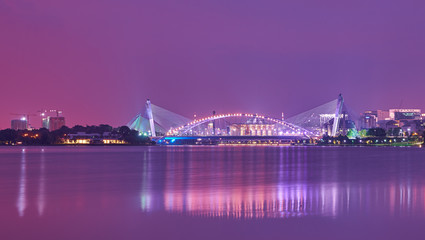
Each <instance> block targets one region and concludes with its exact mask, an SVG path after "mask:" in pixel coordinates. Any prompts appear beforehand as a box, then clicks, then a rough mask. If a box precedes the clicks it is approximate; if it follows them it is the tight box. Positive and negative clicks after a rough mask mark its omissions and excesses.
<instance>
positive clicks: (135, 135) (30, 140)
mask: <svg viewBox="0 0 425 240" xmlns="http://www.w3.org/2000/svg"><path fill="white" fill-rule="evenodd" d="M79 132H84V133H87V134H99V135H101V136H102V135H104V134H105V133H110V134H111V135H113V136H117V138H118V139H119V140H124V141H126V142H127V143H128V144H132V145H151V144H153V142H152V141H151V140H150V138H149V137H147V136H145V135H140V134H139V132H138V131H136V130H132V129H130V128H129V127H127V126H121V127H118V128H113V127H112V126H110V125H106V124H101V125H99V126H94V125H93V126H81V125H76V126H74V127H72V128H69V127H66V126H63V127H62V128H60V129H58V130H55V131H49V130H48V129H46V128H40V129H35V130H13V129H4V130H0V144H1V145H14V144H17V143H21V144H23V145H55V144H62V143H63V141H64V139H66V138H67V137H68V135H69V134H77V133H79Z"/></svg>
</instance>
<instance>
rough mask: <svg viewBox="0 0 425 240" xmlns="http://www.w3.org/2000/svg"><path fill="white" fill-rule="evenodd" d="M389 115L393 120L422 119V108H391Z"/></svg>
mask: <svg viewBox="0 0 425 240" xmlns="http://www.w3.org/2000/svg"><path fill="white" fill-rule="evenodd" d="M389 117H390V119H391V120H420V119H421V110H420V109H390V110H389Z"/></svg>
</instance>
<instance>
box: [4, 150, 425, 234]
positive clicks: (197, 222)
mask: <svg viewBox="0 0 425 240" xmlns="http://www.w3.org/2000/svg"><path fill="white" fill-rule="evenodd" d="M0 184H1V188H0V197H1V198H0V213H1V215H0V226H1V231H0V238H1V239H41V238H42V239H230V238H236V239H285V238H288V239H311V238H314V239H359V238H363V239H407V238H409V239H423V238H422V235H423V234H424V233H425V231H424V230H423V227H422V226H423V225H424V224H425V151H424V149H420V148H389V147H382V148H380V147H249V146H242V147H221V146H208V147H189V146H185V147H2V148H0Z"/></svg>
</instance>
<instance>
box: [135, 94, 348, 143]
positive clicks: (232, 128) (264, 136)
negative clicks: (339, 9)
mask: <svg viewBox="0 0 425 240" xmlns="http://www.w3.org/2000/svg"><path fill="white" fill-rule="evenodd" d="M352 116H353V114H351V113H350V111H349V110H348V108H347V107H346V105H345V103H344V99H343V98H342V96H341V95H339V96H338V98H337V99H336V100H333V101H331V102H328V103H325V104H322V105H320V106H318V107H316V108H314V109H312V110H309V111H306V112H303V113H301V114H298V115H296V116H294V117H292V118H289V119H287V120H284V119H277V118H273V117H270V116H264V115H260V114H253V113H226V114H215V112H213V114H212V115H211V116H208V117H203V118H198V119H194V120H190V119H188V118H185V117H183V116H181V115H179V114H176V113H173V112H171V111H168V110H166V109H164V108H161V107H158V106H156V105H154V104H152V103H151V102H150V100H149V99H148V100H147V102H146V104H145V108H144V110H143V111H142V112H140V113H139V114H138V115H137V116H136V117H135V118H134V119H133V120H132V121H131V122H129V123H128V126H129V127H130V128H131V129H135V130H137V131H139V132H141V133H144V134H147V135H149V136H151V137H152V139H154V140H156V141H157V142H158V143H166V144H174V143H175V144H221V143H224V144H227V143H228V144H233V143H255V144H257V143H278V144H281V143H288V142H299V141H305V140H308V139H311V138H316V137H319V136H322V135H323V134H328V135H331V136H337V135H338V134H341V133H343V132H344V131H347V126H349V128H353V127H352V125H353V126H354V129H355V123H354V121H353V117H352ZM334 123H335V124H334Z"/></svg>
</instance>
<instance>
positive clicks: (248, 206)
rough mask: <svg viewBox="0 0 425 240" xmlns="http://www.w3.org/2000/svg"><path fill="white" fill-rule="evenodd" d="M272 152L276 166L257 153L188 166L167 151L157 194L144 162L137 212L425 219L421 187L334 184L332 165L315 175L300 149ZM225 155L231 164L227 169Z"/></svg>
mask: <svg viewBox="0 0 425 240" xmlns="http://www.w3.org/2000/svg"><path fill="white" fill-rule="evenodd" d="M280 150H281V151H280V152H279V155H280V156H279V158H278V159H279V160H276V161H274V160H272V161H270V159H268V158H269V157H270V156H268V154H267V153H265V152H260V153H257V154H255V155H256V157H255V159H256V161H253V159H250V158H249V156H247V155H245V158H243V157H242V156H243V155H244V154H242V153H236V155H237V156H238V155H239V156H240V157H241V158H238V157H237V156H235V153H231V152H218V153H215V154H214V153H213V155H214V157H216V158H217V159H223V158H224V159H225V160H224V161H202V160H201V159H197V157H196V156H195V155H196V152H195V153H187V154H189V155H187V156H186V157H189V158H191V159H192V161H185V160H184V159H183V158H182V154H181V153H180V154H179V153H177V154H176V153H175V152H174V151H175V149H173V150H172V152H169V153H168V154H167V156H166V158H165V161H166V167H165V169H162V170H163V171H161V172H162V173H161V174H163V175H162V178H163V182H162V183H161V184H163V189H162V190H161V191H158V189H157V188H158V182H157V181H158V178H157V177H154V176H152V173H153V172H157V173H158V169H155V168H156V164H155V163H154V162H151V161H150V160H149V154H148V156H145V160H146V161H145V162H144V164H146V165H144V170H143V176H144V179H143V181H142V186H143V188H142V192H141V203H142V204H141V210H142V211H144V212H154V211H167V212H172V213H178V214H184V215H191V216H203V217H226V218H290V217H304V216H326V217H338V216H345V215H362V214H366V215H368V214H385V215H389V216H412V215H415V216H421V217H424V216H425V186H424V185H423V183H422V182H420V181H413V180H412V179H410V178H409V177H407V178H406V177H391V176H387V177H389V178H390V179H386V180H385V181H362V180H357V181H351V180H350V177H348V178H347V180H348V181H341V180H342V179H343V178H345V177H346V176H343V175H341V172H340V171H339V169H338V168H339V167H338V162H333V161H331V162H332V163H331V166H324V165H323V166H320V167H317V168H315V167H312V166H311V165H310V163H309V164H307V155H306V152H305V151H303V149H302V148H281V149H280ZM178 151H179V150H178ZM251 154H252V153H251ZM225 155H228V156H232V157H231V158H232V161H228V160H230V159H229V158H228V159H227V160H226V157H225ZM275 155H276V153H275ZM322 163H323V162H321V163H319V165H320V164H322ZM326 164H328V163H326ZM145 167H146V168H148V169H147V170H146V169H145ZM318 169H319V170H320V171H319V172H318V171H317V170H318ZM347 174H348V175H353V174H357V173H356V172H351V171H348V172H347Z"/></svg>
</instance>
